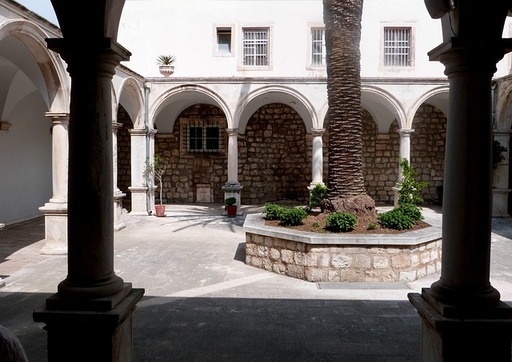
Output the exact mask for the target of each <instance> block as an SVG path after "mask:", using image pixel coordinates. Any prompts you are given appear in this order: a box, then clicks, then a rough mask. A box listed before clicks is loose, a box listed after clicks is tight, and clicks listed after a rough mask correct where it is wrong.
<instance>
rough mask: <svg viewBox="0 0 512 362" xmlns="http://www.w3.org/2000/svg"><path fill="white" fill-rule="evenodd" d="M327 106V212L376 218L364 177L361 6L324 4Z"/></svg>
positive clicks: (355, 1)
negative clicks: (329, 210)
mask: <svg viewBox="0 0 512 362" xmlns="http://www.w3.org/2000/svg"><path fill="white" fill-rule="evenodd" d="M323 4H324V22H325V39H326V48H327V95H328V102H329V112H328V116H327V117H328V124H329V126H328V133H329V170H328V191H327V199H328V204H330V205H329V206H330V208H331V209H335V210H338V211H346V212H352V213H355V214H358V215H368V214H369V213H370V214H372V215H373V214H375V202H374V200H373V199H372V198H370V197H369V196H368V195H367V194H366V190H365V186H364V177H363V146H362V118H361V111H362V108H361V74H360V73H361V65H360V59H361V52H360V49H359V43H360V41H361V19H362V15H363V0H324V2H323Z"/></svg>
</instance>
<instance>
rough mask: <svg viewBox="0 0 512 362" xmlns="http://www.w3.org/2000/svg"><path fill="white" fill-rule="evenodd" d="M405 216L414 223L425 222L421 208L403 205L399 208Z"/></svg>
mask: <svg viewBox="0 0 512 362" xmlns="http://www.w3.org/2000/svg"><path fill="white" fill-rule="evenodd" d="M398 209H399V210H400V211H402V213H403V214H404V215H405V216H408V217H410V218H411V219H413V220H414V221H418V220H423V215H422V213H421V208H420V207H419V206H417V205H413V204H403V205H400V207H399V208H398Z"/></svg>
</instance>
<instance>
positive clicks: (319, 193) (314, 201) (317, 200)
mask: <svg viewBox="0 0 512 362" xmlns="http://www.w3.org/2000/svg"><path fill="white" fill-rule="evenodd" d="M326 193H327V186H325V185H323V184H316V185H315V187H314V188H313V189H312V190H311V194H310V195H309V207H317V206H320V204H321V202H322V200H323V199H324V198H325V194H326Z"/></svg>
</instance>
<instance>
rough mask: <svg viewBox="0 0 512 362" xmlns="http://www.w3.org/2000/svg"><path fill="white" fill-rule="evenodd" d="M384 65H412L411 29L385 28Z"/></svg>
mask: <svg viewBox="0 0 512 362" xmlns="http://www.w3.org/2000/svg"><path fill="white" fill-rule="evenodd" d="M384 65H385V66H392V67H409V66H411V29H410V28H386V29H384Z"/></svg>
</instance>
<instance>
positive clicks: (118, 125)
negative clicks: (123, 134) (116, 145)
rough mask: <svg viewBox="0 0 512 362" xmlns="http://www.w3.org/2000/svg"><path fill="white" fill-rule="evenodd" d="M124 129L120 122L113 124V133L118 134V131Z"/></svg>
mask: <svg viewBox="0 0 512 362" xmlns="http://www.w3.org/2000/svg"><path fill="white" fill-rule="evenodd" d="M121 127H123V124H122V123H120V122H112V131H114V132H117V130H118V129H120V128H121Z"/></svg>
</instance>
